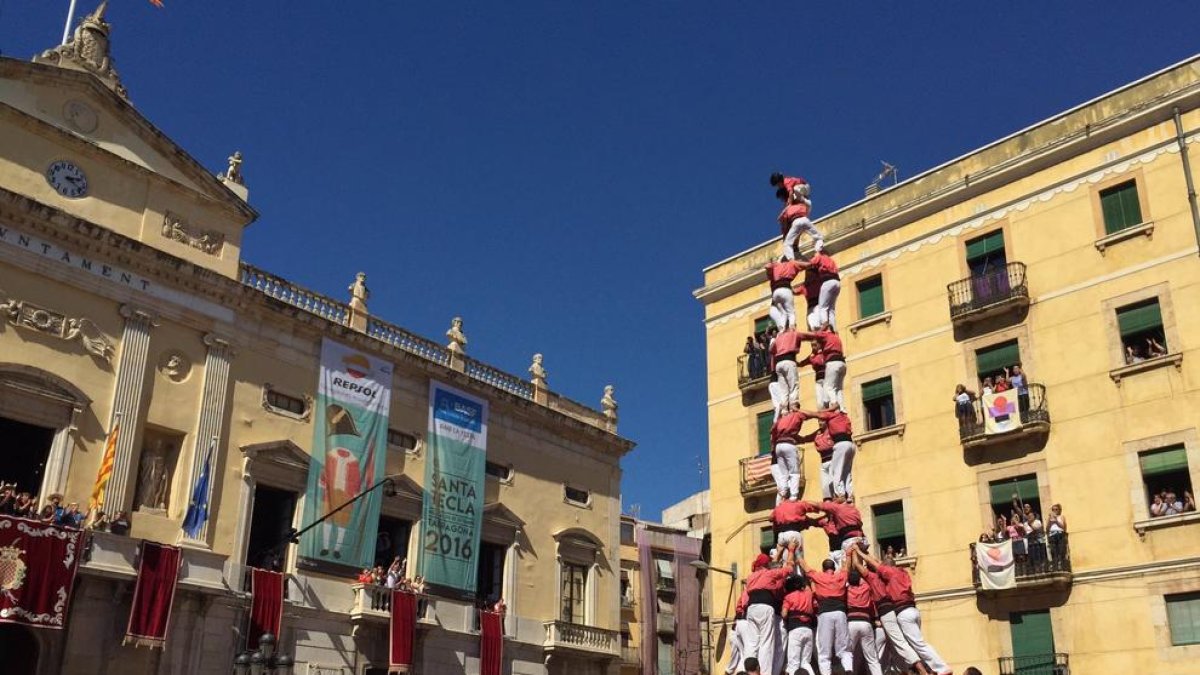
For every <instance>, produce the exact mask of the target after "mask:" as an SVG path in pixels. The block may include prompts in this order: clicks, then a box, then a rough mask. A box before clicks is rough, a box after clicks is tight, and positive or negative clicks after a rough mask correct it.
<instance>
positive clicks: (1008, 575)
mask: <svg viewBox="0 0 1200 675" xmlns="http://www.w3.org/2000/svg"><path fill="white" fill-rule="evenodd" d="M975 566H976V567H977V568H979V584H980V585H981V586H983V588H984V589H986V590H989V591H996V590H1002V589H1005V588H1012V587H1014V586H1016V585H1017V570H1016V567H1017V566H1016V560H1015V559H1014V558H1013V547H1012V540H1011V539H1009V540H1005V541H1002V542H1000V543H997V544H985V543H983V542H980V543H978V544H975Z"/></svg>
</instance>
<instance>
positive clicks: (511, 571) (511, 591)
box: [500, 529, 557, 635]
mask: <svg viewBox="0 0 1200 675" xmlns="http://www.w3.org/2000/svg"><path fill="white" fill-rule="evenodd" d="M520 539H521V530H519V529H518V530H514V531H513V540H512V543H511V544H509V545H508V554H507V555H505V556H504V588H503V589H502V590H501V593H500V597H502V598H504V607H505V611H506V613H505V615H504V623H505V626H504V634H505V635H516V634H517V587H518V584H517V567H518V562H517V555H518V553H517V549H518V547H519V544H518V543H517V542H518V541H520ZM556 611H557V610H556Z"/></svg>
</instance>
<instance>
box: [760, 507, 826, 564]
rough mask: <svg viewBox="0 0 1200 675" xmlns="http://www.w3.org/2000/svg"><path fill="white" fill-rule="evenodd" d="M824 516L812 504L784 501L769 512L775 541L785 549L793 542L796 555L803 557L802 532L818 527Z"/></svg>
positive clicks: (818, 508) (822, 512)
mask: <svg viewBox="0 0 1200 675" xmlns="http://www.w3.org/2000/svg"><path fill="white" fill-rule="evenodd" d="M823 515H824V511H822V510H821V507H820V506H819V505H817V504H814V503H812V502H806V501H797V500H786V501H782V502H779V503H778V504H776V505H775V510H773V511H771V525H772V526H773V527H774V529H775V541H776V542H778V543H779V544H780V545H782V546H785V547H791V545H792V542H795V548H796V555H797V556H800V557H803V556H804V530H806V529H808V528H810V527H819V524H818V522H817V521H818V520H820V519H821V517H822V516H823Z"/></svg>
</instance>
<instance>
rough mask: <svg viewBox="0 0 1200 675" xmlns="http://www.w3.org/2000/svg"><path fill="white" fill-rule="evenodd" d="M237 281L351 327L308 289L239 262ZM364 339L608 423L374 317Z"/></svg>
mask: <svg viewBox="0 0 1200 675" xmlns="http://www.w3.org/2000/svg"><path fill="white" fill-rule="evenodd" d="M239 280H240V281H241V283H242V285H244V286H246V287H249V288H252V289H254V290H256V291H258V292H260V293H262V294H263V295H265V296H266V297H268V298H271V299H272V300H275V301H277V302H280V303H283V304H285V305H289V306H291V307H294V308H296V309H298V310H300V311H302V312H305V313H307V314H312V315H314V316H317V317H320V318H322V319H325V320H327V321H330V322H332V323H334V324H337V325H339V326H346V327H350V326H351V323H352V313H351V310H350V305H349V304H347V303H344V302H340V301H338V300H334V299H333V298H330V297H328V296H325V295H322V294H320V293H317V292H315V291H311V290H308V289H306V288H304V287H302V286H300V285H298V284H295V283H292V282H290V281H288V280H287V279H284V278H283V277H280V276H277V275H275V274H271V273H270V272H267V271H266V270H262V269H259V268H257V267H254V266H253V265H249V264H247V263H241V268H240V276H239ZM359 329H360V330H362V331H363V332H364V333H365V334H366V335H367V336H369V337H371V338H374V339H375V340H378V341H379V342H381V343H384V344H386V345H389V346H391V347H395V348H396V349H399V350H401V351H405V352H408V353H409V354H413V355H414V356H417V357H419V358H421V359H424V360H426V361H429V362H431V363H435V364H437V365H440V366H444V367H448V368H449V367H456V364H458V365H461V370H462V371H463V372H464V373H465V374H466V375H467V376H468V377H470V378H471V379H473V380H476V381H478V382H482V383H484V384H488V385H491V386H492V387H495V388H497V389H502V390H504V391H506V392H508V393H510V394H513V395H514V396H519V397H521V398H525V399H529V400H536V401H537V402H539V403H541V404H542V405H544V406H546V407H547V408H550V409H551V410H555V411H557V412H560V413H562V414H564V415H567V416H569V417H573V418H575V419H577V420H579V421H581V422H584V423H586V424H590V425H592V426H595V427H599V428H601V429H608V428H609V427H610V422H609V421H608V420H607V419H605V417H604V415H603V414H602V413H601V412H599V411H597V410H593V409H591V408H589V407H587V406H585V405H583V404H581V403H578V402H576V401H573V400H571V399H569V398H566V397H564V396H561V395H559V394H556V393H554V392H548V391H544V392H542V393H543V394H545V398H544V399H543V398H541V397H539V396H537V392H535V391H534V386H533V384H532V383H531V382H529V381H528V380H526V379H524V378H522V377H519V376H517V375H513V374H512V373H507V372H505V371H503V370H500V369H499V368H494V367H492V366H489V365H488V364H486V363H483V362H482V361H479V360H477V359H473V358H471V357H469V356H461V355H460V356H459V357H455V356H454V354H452V353H451V351H450V350H449V349H448V348H446V347H444V346H442V345H440V344H438V343H436V342H434V341H432V340H429V339H427V338H423V337H421V336H419V335H417V334H415V333H412V332H410V331H407V330H405V329H403V328H401V327H399V326H397V325H395V324H391V323H388V322H386V321H384V320H382V319H379V318H377V317H374V316H367V317H365V328H364V327H363V325H361V324H360V325H359Z"/></svg>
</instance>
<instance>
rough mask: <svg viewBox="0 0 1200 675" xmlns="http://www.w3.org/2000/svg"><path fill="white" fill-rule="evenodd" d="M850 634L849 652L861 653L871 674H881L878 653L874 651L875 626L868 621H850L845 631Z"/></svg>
mask: <svg viewBox="0 0 1200 675" xmlns="http://www.w3.org/2000/svg"><path fill="white" fill-rule="evenodd" d="M847 632H848V633H849V635H850V653H851V654H854V652H855V650H857V651H858V653H860V654H862V658H863V661H866V662H867V670H868V671H869V672H870V673H871V675H883V669H882V668H880V667H879V654H878V653H877V652H876V651H875V626H874V625H873V624H872V623H871V622H869V621H851V622H850V626H849V629H848V631H847Z"/></svg>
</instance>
